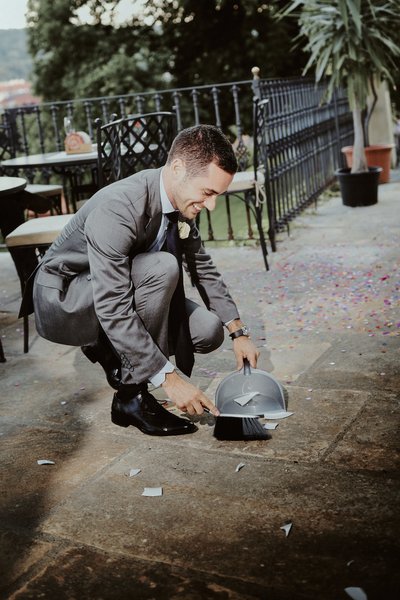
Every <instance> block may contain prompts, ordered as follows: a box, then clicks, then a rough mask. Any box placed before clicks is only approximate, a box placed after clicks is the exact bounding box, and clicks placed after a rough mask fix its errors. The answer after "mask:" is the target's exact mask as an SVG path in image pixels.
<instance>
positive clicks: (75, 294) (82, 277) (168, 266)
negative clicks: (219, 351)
mask: <svg viewBox="0 0 400 600" xmlns="http://www.w3.org/2000/svg"><path fill="white" fill-rule="evenodd" d="M178 276H179V268H178V264H177V261H176V258H175V257H174V256H172V255H171V254H169V253H168V252H153V253H144V254H138V255H137V256H136V257H135V258H134V259H133V261H132V267H131V279H132V285H133V288H134V304H135V307H134V308H135V311H136V313H137V314H138V315H139V317H140V319H141V320H142V322H143V324H144V326H145V328H146V330H147V331H148V333H149V334H150V335H151V337H152V338H153V340H154V342H155V343H156V344H157V346H158V347H159V349H160V350H161V352H162V353H163V354H164V355H165V357H167V358H168V357H169V356H170V355H172V354H174V348H172V347H171V344H170V340H169V336H168V315H169V305H170V301H171V298H172V295H173V293H174V290H175V288H176V284H177V282H178ZM33 297H34V304H35V307H36V310H35V318H36V327H37V330H38V333H39V334H40V335H41V336H43V337H45V338H47V339H50V340H51V341H53V342H59V343H64V344H65V343H67V344H70V345H72V346H82V345H86V344H92V343H94V342H96V340H97V338H98V335H99V330H100V324H99V321H98V319H97V316H96V311H95V306H94V300H93V291H92V284H91V276H90V273H89V272H87V271H85V272H83V273H81V274H79V275H78V276H76V277H74V278H72V279H71V280H70V281H66V280H65V279H63V278H62V277H61V276H58V275H53V274H50V273H46V272H45V271H41V270H40V269H39V271H38V273H37V276H36V279H35V283H34V291H33ZM78 299H79V301H78ZM78 305H79V307H80V308H79V310H77V306H78ZM186 309H187V313H188V316H189V329H190V335H191V338H192V342H193V346H194V351H195V352H198V353H206V352H211V351H212V350H214V349H216V348H218V347H219V346H220V345H221V344H222V342H223V339H224V332H223V327H222V323H221V321H220V319H219V318H218V317H217V316H216V315H215V314H214V313H212V312H210V311H209V310H207V309H206V308H205V307H202V306H200V305H198V304H197V303H196V302H193V301H192V300H189V299H186ZM66 330H70V331H71V332H73V334H71V338H70V339H68V337H67V339H66V335H67V333H66ZM57 331H60V336H59V338H58V335H57ZM135 343H136V340H131V341H130V344H131V345H132V347H133V348H134V347H135ZM122 370H123V371H124V368H123V369H122ZM154 374H155V373H154ZM127 376H128V380H129V375H128V374H127ZM122 379H123V381H124V379H125V377H124V372H122Z"/></svg>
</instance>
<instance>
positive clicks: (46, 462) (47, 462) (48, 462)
mask: <svg viewBox="0 0 400 600" xmlns="http://www.w3.org/2000/svg"><path fill="white" fill-rule="evenodd" d="M37 464H38V465H55V464H56V463H55V462H54V460H47V459H46V458H41V459H39V460H38V461H37Z"/></svg>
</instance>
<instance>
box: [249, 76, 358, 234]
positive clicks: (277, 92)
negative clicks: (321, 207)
mask: <svg viewBox="0 0 400 600" xmlns="http://www.w3.org/2000/svg"><path fill="white" fill-rule="evenodd" d="M254 87H255V91H256V95H257V96H258V97H259V98H260V99H268V105H267V110H266V138H267V144H266V152H267V164H268V177H267V185H268V186H269V193H270V196H271V199H272V203H273V207H274V210H273V212H274V215H275V219H276V222H275V224H274V226H275V229H277V230H279V229H281V228H282V227H284V226H288V224H289V222H290V221H291V220H292V219H293V218H294V217H295V216H296V215H297V214H298V213H299V212H300V211H301V210H303V209H304V208H305V207H306V206H308V205H309V204H310V203H311V202H313V201H315V200H316V199H317V198H318V196H319V195H320V194H321V193H322V191H323V190H324V189H326V188H327V186H329V185H330V184H331V183H332V182H333V180H334V172H335V169H336V168H337V167H338V166H339V165H341V161H342V158H341V152H340V148H341V147H342V146H343V145H347V144H349V143H350V142H351V138H352V134H353V124H352V118H351V113H350V112H349V108H348V103H347V99H346V97H345V96H344V94H343V92H341V91H340V90H339V91H337V92H336V94H335V96H334V98H333V100H332V101H331V102H330V103H325V102H323V99H324V95H325V92H326V87H325V85H323V84H319V85H316V84H315V83H314V82H313V81H311V80H305V79H304V78H301V79H286V80H258V81H257V80H256V81H255V84H254Z"/></svg>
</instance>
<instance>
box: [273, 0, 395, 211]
mask: <svg viewBox="0 0 400 600" xmlns="http://www.w3.org/2000/svg"><path fill="white" fill-rule="evenodd" d="M298 9H299V12H298V13H297V10H298ZM289 14H293V15H295V16H298V19H299V25H300V34H299V39H303V38H304V37H305V38H306V40H307V41H306V44H305V46H304V50H305V51H306V52H309V53H310V58H309V60H308V62H307V65H306V67H305V69H304V73H305V72H307V71H308V70H309V69H310V68H311V67H315V79H316V81H321V80H323V79H324V80H326V81H327V83H328V86H327V94H326V100H327V101H329V100H330V99H331V98H332V95H333V93H334V91H335V89H336V88H338V87H343V88H345V89H346V90H347V96H348V100H349V105H350V108H351V110H352V114H353V124H354V143H353V152H352V166H351V169H350V168H347V169H338V170H337V171H336V175H337V177H338V179H339V184H340V188H341V192H342V197H343V202H344V204H347V205H350V206H359V205H366V204H374V203H375V202H377V186H378V179H379V172H380V171H381V169H380V168H374V167H368V164H367V158H366V152H365V146H366V142H365V138H364V130H363V113H365V111H366V110H367V107H368V97H369V95H370V94H371V93H373V92H374V85H373V84H374V81H382V80H387V81H389V82H392V83H393V79H392V72H394V70H395V69H396V65H395V57H396V56H399V55H400V48H399V46H398V40H399V31H400V8H399V1H398V0H292V2H290V3H289V5H288V6H287V7H286V8H285V9H284V11H283V12H282V13H281V16H286V15H289Z"/></svg>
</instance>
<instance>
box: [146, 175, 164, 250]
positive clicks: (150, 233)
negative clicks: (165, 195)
mask: <svg viewBox="0 0 400 600" xmlns="http://www.w3.org/2000/svg"><path fill="white" fill-rule="evenodd" d="M160 177H161V169H156V170H155V171H149V172H148V175H147V189H148V202H147V204H146V209H145V223H144V233H145V238H146V248H148V247H149V246H151V244H152V243H153V242H154V240H155V239H156V237H157V233H158V230H159V229H160V226H161V218H162V209H161V197H160Z"/></svg>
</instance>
